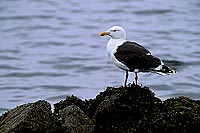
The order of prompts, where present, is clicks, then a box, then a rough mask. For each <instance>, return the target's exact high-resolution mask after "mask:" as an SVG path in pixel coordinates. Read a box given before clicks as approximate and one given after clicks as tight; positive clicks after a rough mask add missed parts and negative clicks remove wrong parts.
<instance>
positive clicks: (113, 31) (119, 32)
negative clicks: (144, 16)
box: [100, 26, 126, 40]
mask: <svg viewBox="0 0 200 133" xmlns="http://www.w3.org/2000/svg"><path fill="white" fill-rule="evenodd" d="M106 35H109V36H111V38H113V39H122V40H125V39H126V32H125V30H124V29H123V28H122V27H120V26H113V27H111V28H110V29H108V30H107V31H104V32H101V33H100V36H106Z"/></svg>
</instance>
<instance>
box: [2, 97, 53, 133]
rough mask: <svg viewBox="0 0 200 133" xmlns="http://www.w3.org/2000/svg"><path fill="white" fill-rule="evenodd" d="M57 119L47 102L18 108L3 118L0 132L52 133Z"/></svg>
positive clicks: (38, 102)
mask: <svg viewBox="0 0 200 133" xmlns="http://www.w3.org/2000/svg"><path fill="white" fill-rule="evenodd" d="M54 128H55V119H54V117H53V114H52V112H51V105H50V103H48V102H47V101H44V100H43V101H37V102H35V103H28V104H23V105H21V106H18V107H16V108H14V109H12V110H10V111H9V112H7V113H6V114H4V115H3V116H1V122H0V132H1V133H10V132H51V131H53V130H54Z"/></svg>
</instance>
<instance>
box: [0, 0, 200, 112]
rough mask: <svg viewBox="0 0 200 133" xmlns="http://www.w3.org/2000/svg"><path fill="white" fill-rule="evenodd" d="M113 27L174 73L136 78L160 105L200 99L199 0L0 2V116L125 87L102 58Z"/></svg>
mask: <svg viewBox="0 0 200 133" xmlns="http://www.w3.org/2000/svg"><path fill="white" fill-rule="evenodd" d="M113 25H120V26H122V27H124V28H125V29H126V31H127V38H128V39H129V40H133V41H136V42H139V43H140V44H142V45H143V46H145V47H146V48H148V49H149V50H150V51H151V52H152V53H153V54H154V55H156V56H158V57H160V58H161V59H163V60H164V62H165V63H166V64H167V65H169V66H170V67H172V68H174V69H176V70H177V71H178V72H179V73H178V74H175V75H170V76H161V75H157V74H150V73H147V74H139V83H140V84H142V85H145V86H150V88H151V90H152V91H154V92H155V94H156V96H157V97H159V98H161V99H163V100H164V99H167V98H169V97H175V96H181V95H184V96H187V97H190V98H193V99H199V98H200V1H199V0H187V1H184V0H168V1H163V0H134V1H131V0H115V1H112V0H87V1H84V0H1V1H0V113H3V112H5V111H6V110H8V109H11V108H14V107H16V106H17V105H19V104H24V103H27V102H34V101H37V100H39V99H45V100H48V101H49V102H51V103H52V104H53V103H56V102H58V101H60V100H62V99H65V97H66V96H68V95H72V94H73V95H76V96H78V97H80V98H82V99H85V98H94V97H95V96H96V95H97V94H98V93H99V92H101V91H103V90H104V89H105V88H106V87H107V86H121V85H123V82H124V76H125V75H124V74H125V73H124V71H122V70H119V69H118V68H117V67H115V66H114V65H113V64H112V62H111V60H110V59H109V58H108V56H107V53H106V43H107V41H108V38H107V37H99V32H100V31H105V30H107V29H108V28H110V27H111V26H113ZM132 80H133V74H132V75H131V76H130V78H129V82H132Z"/></svg>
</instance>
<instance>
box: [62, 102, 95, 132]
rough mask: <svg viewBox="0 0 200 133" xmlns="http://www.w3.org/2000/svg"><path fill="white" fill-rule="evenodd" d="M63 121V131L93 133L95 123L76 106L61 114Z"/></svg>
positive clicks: (67, 108)
mask: <svg viewBox="0 0 200 133" xmlns="http://www.w3.org/2000/svg"><path fill="white" fill-rule="evenodd" d="M60 115H61V119H62V121H63V124H62V131H67V132H70V133H92V132H93V129H94V125H93V122H92V121H91V120H90V118H89V117H88V116H86V114H85V113H84V112H83V111H82V110H81V109H80V108H79V107H77V106H76V105H71V106H68V107H66V108H65V109H63V110H62V111H61V112H60Z"/></svg>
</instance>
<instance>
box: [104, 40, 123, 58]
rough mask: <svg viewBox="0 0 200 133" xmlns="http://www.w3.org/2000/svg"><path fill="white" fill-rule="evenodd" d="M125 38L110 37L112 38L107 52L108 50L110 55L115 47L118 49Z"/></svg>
mask: <svg viewBox="0 0 200 133" xmlns="http://www.w3.org/2000/svg"><path fill="white" fill-rule="evenodd" d="M124 41H125V40H124V39H123V38H122V39H121V38H118V39H113V38H110V40H109V41H108V43H107V52H108V55H109V56H110V55H111V53H112V51H113V50H114V49H116V48H117V47H118V46H120V45H122V44H123V42H124Z"/></svg>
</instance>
